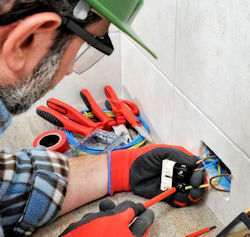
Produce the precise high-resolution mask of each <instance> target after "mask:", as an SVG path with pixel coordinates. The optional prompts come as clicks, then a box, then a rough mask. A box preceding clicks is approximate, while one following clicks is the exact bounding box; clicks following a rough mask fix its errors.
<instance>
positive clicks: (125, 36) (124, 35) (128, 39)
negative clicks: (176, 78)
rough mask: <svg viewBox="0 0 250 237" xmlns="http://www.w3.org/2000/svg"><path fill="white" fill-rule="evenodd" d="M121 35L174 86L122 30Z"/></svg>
mask: <svg viewBox="0 0 250 237" xmlns="http://www.w3.org/2000/svg"><path fill="white" fill-rule="evenodd" d="M121 35H122V37H124V38H125V39H127V42H128V43H129V44H130V45H131V46H132V47H134V48H135V49H136V51H137V52H138V53H139V54H141V55H143V57H144V59H145V60H146V61H147V62H148V63H150V64H151V66H152V67H153V68H154V69H155V71H156V72H157V73H158V74H160V75H161V76H162V77H163V78H164V79H165V80H166V82H167V83H169V84H170V86H174V84H173V82H172V81H170V80H169V79H168V78H169V77H168V76H167V75H165V74H164V73H163V72H162V71H161V70H160V68H158V67H157V66H156V65H155V64H154V63H153V62H152V61H151V60H150V59H149V58H148V57H147V56H146V55H145V54H144V53H143V52H142V50H140V49H139V48H138V47H137V45H136V44H134V43H133V42H132V40H131V39H130V38H129V37H128V36H127V35H126V34H124V33H123V32H121Z"/></svg>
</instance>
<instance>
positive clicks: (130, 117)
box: [104, 86, 152, 142]
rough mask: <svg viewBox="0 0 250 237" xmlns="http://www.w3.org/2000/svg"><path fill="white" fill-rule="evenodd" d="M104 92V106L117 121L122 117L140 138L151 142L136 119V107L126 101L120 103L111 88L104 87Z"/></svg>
mask: <svg viewBox="0 0 250 237" xmlns="http://www.w3.org/2000/svg"><path fill="white" fill-rule="evenodd" d="M104 92H105V94H106V96H107V98H108V100H107V102H106V106H107V107H108V108H109V109H111V110H112V112H114V113H115V114H116V116H117V117H118V119H119V118H120V117H124V118H125V119H126V120H127V121H128V122H129V123H130V124H131V126H132V127H133V128H134V129H135V130H136V131H137V132H138V133H139V134H140V135H141V136H143V137H144V138H145V139H146V140H148V141H150V142H151V141H152V139H151V137H150V135H149V133H148V132H147V130H146V129H145V127H144V126H143V124H142V122H141V121H140V120H139V119H138V118H137V117H136V114H138V112H139V111H138V107H137V105H136V104H135V103H133V102H131V101H128V100H122V101H120V100H119V98H118V97H117V95H116V94H115V92H114V90H113V89H112V87H111V86H105V88H104Z"/></svg>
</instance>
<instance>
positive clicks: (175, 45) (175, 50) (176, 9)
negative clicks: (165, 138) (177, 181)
mask: <svg viewBox="0 0 250 237" xmlns="http://www.w3.org/2000/svg"><path fill="white" fill-rule="evenodd" d="M175 2H176V7H175V40H174V42H175V44H174V73H173V76H174V78H173V95H172V121H171V123H172V126H171V143H172V144H173V140H174V102H175V79H176V54H177V53H176V52H177V23H178V21H177V19H178V0H176V1H175Z"/></svg>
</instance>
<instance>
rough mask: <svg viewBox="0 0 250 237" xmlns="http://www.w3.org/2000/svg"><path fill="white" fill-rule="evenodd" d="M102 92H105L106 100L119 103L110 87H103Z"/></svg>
mask: <svg viewBox="0 0 250 237" xmlns="http://www.w3.org/2000/svg"><path fill="white" fill-rule="evenodd" d="M104 92H105V94H106V96H107V98H108V99H112V100H114V101H115V102H117V103H119V102H120V100H119V98H118V96H117V95H116V93H115V91H114V90H113V88H112V87H111V86H105V87H104Z"/></svg>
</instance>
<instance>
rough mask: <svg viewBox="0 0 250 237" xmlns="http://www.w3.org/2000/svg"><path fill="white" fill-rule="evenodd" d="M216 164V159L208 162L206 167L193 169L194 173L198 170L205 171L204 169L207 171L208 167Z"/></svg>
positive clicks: (217, 160)
mask: <svg viewBox="0 0 250 237" xmlns="http://www.w3.org/2000/svg"><path fill="white" fill-rule="evenodd" d="M218 162H219V158H217V159H215V160H214V161H212V162H210V163H209V164H208V165H205V166H203V167H202V168H198V169H195V171H198V170H205V169H207V168H208V167H210V166H212V165H214V164H216V163H218Z"/></svg>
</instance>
